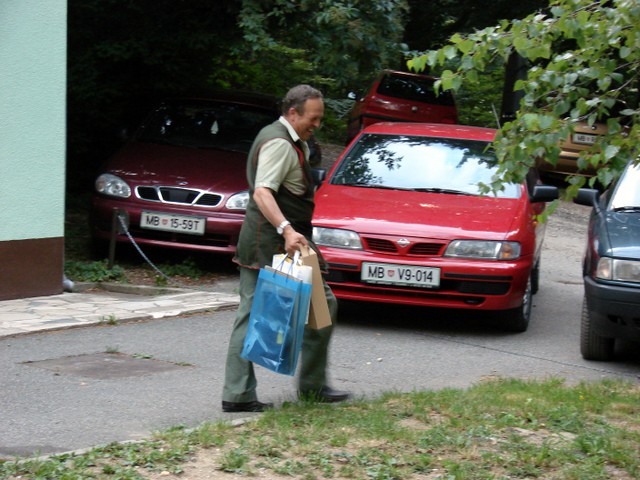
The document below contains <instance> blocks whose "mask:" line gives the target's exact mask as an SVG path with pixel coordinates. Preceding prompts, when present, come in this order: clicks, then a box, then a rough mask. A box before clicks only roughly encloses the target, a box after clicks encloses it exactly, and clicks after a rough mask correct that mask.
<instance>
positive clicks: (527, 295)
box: [313, 123, 558, 331]
mask: <svg viewBox="0 0 640 480" xmlns="http://www.w3.org/2000/svg"><path fill="white" fill-rule="evenodd" d="M494 135H495V130H493V129H486V128H479V127H466V126H460V125H444V124H415V123H378V124H376V125H373V126H371V127H368V128H367V129H365V130H364V131H362V132H361V133H360V134H359V135H358V136H357V137H356V139H355V140H354V141H353V142H352V143H351V144H350V145H349V146H348V147H347V149H346V150H345V152H344V153H343V154H342V156H341V157H340V158H339V159H338V160H337V161H336V163H335V165H334V166H333V168H332V169H331V171H330V173H329V176H328V180H327V181H326V182H325V183H324V184H323V185H322V186H321V187H320V189H319V190H318V192H317V194H316V209H315V213H314V217H313V225H314V233H313V237H314V241H315V242H316V243H317V244H318V245H319V246H320V249H321V251H322V254H323V255H324V258H325V260H326V261H327V262H328V264H329V274H328V277H327V281H328V283H329V284H330V286H331V288H332V289H333V291H334V293H335V294H336V296H337V297H338V298H339V299H343V300H356V301H365V302H385V303H398V304H405V305H416V306H429V307H444V308H460V309H469V310H492V311H496V313H497V315H498V316H499V317H501V318H502V321H503V322H504V326H505V328H506V329H508V330H511V331H524V330H526V329H527V326H528V324H529V318H530V316H531V296H532V294H533V293H535V292H536V291H537V290H538V285H539V275H540V255H541V246H542V241H543V235H544V229H545V224H544V223H541V222H539V221H538V219H537V217H536V216H537V215H539V214H541V213H542V212H543V210H544V209H545V203H544V202H547V201H550V200H554V199H556V198H557V197H558V189H557V188H556V187H552V186H544V185H541V184H540V183H539V179H538V177H537V174H536V171H535V170H532V171H531V172H530V173H529V175H528V176H527V180H526V181H525V182H523V183H522V184H505V185H504V189H503V190H502V191H500V192H498V193H497V194H482V193H481V190H480V187H479V186H478V185H479V183H481V182H482V183H485V184H489V183H490V181H491V177H492V175H493V173H494V172H495V171H496V158H495V155H494V154H493V152H492V150H491V148H490V143H491V142H492V140H493V139H494Z"/></svg>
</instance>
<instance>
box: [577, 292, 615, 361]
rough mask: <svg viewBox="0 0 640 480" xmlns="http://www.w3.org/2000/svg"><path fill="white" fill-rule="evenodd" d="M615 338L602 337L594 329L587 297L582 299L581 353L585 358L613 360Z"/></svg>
mask: <svg viewBox="0 0 640 480" xmlns="http://www.w3.org/2000/svg"><path fill="white" fill-rule="evenodd" d="M614 345H615V339H613V338H607V337H601V336H600V335H598V334H597V333H595V332H594V330H593V322H592V321H591V312H590V311H589V307H588V306H587V299H586V298H585V299H583V300H582V321H581V323H580V353H581V354H582V358H584V359H585V360H601V361H606V360H611V357H613V347H614Z"/></svg>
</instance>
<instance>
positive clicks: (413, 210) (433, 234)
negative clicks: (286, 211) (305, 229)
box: [313, 185, 525, 240]
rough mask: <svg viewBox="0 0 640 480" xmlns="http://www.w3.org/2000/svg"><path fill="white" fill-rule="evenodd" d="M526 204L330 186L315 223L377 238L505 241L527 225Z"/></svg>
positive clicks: (318, 205)
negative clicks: (379, 235)
mask: <svg viewBox="0 0 640 480" xmlns="http://www.w3.org/2000/svg"><path fill="white" fill-rule="evenodd" d="M523 204H524V202H523V200H522V199H507V198H492V197H478V196H468V195H450V194H441V193H440V194H439V193H420V192H407V191H398V190H377V189H367V188H358V187H343V186H339V187H338V186H334V185H324V186H323V187H322V188H321V189H320V190H319V191H318V194H317V196H316V209H315V213H314V217H313V223H314V225H317V226H326V227H334V228H344V229H348V230H354V231H356V232H358V233H361V234H372V235H376V234H384V235H402V236H416V237H428V238H434V239H436V238H437V239H443V240H451V239H454V238H482V239H492V240H502V239H506V238H512V237H513V235H515V234H516V233H517V232H516V231H515V229H516V228H517V227H516V226H517V225H522V224H523V222H522V215H524V214H525V209H524V208H523Z"/></svg>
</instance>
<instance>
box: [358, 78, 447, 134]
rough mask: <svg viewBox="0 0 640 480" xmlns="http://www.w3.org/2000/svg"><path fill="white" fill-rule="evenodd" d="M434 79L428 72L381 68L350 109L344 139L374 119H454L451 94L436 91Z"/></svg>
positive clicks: (394, 120)
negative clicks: (426, 73) (418, 72)
mask: <svg viewBox="0 0 640 480" xmlns="http://www.w3.org/2000/svg"><path fill="white" fill-rule="evenodd" d="M436 80H437V79H436V78H435V77H432V76H430V75H421V74H417V73H409V72H399V71H396V70H383V71H382V73H381V74H380V75H379V76H378V77H377V78H376V79H375V81H374V82H373V84H372V85H371V88H369V90H368V91H367V92H366V93H365V94H364V95H362V97H361V98H358V99H357V101H356V103H355V104H354V106H353V108H352V109H351V112H350V113H349V119H348V123H347V140H348V141H351V139H353V137H355V136H356V135H357V134H358V132H359V131H360V130H362V129H363V128H366V127H368V126H369V125H373V124H374V123H378V122H430V123H458V109H457V107H456V103H455V100H454V97H453V94H452V93H451V92H450V91H443V92H440V93H438V94H437V95H436V93H435V91H434V89H433V85H434V83H435V81H436Z"/></svg>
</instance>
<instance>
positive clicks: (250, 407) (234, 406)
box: [222, 400, 273, 412]
mask: <svg viewBox="0 0 640 480" xmlns="http://www.w3.org/2000/svg"><path fill="white" fill-rule="evenodd" d="M271 408H273V403H262V402H259V401H257V400H255V401H253V402H243V403H239V402H225V401H224V400H223V401H222V411H223V412H264V411H265V410H269V409H271Z"/></svg>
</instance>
